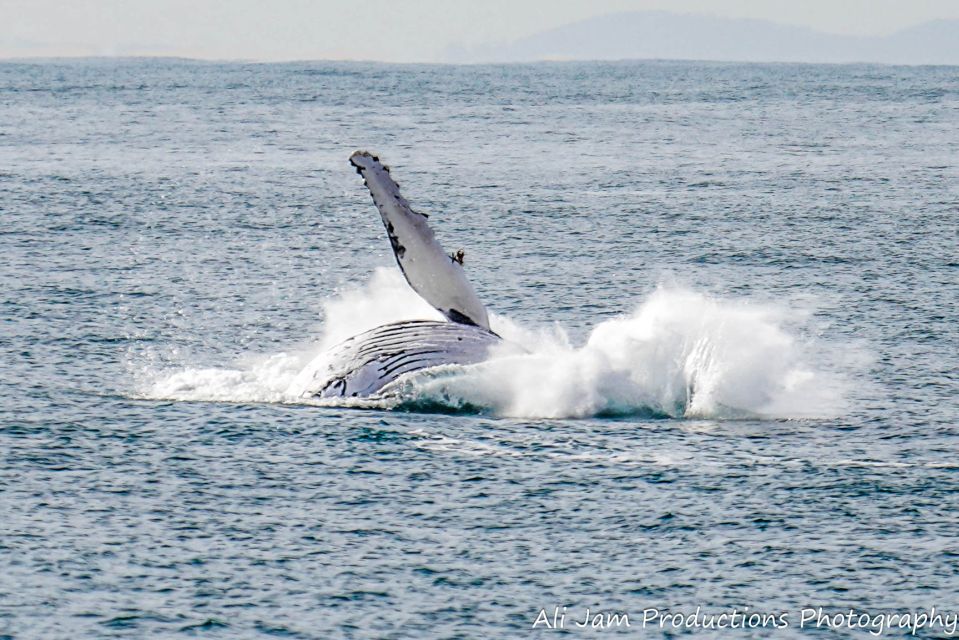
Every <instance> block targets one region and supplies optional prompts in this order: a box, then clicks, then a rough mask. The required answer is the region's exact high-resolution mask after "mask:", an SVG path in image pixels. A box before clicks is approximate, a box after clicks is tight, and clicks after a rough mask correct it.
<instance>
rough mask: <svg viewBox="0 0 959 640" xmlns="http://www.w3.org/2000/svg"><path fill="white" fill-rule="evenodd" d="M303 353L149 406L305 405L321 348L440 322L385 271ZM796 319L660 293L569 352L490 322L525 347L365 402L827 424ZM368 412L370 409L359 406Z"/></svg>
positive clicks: (413, 379)
mask: <svg viewBox="0 0 959 640" xmlns="http://www.w3.org/2000/svg"><path fill="white" fill-rule="evenodd" d="M323 316H324V319H325V321H324V324H323V327H322V332H321V337H320V339H319V341H318V345H317V347H315V348H312V349H309V350H307V351H304V352H302V353H298V354H276V355H271V356H266V357H260V358H252V359H250V360H248V361H247V362H245V363H241V364H240V365H238V366H236V367H233V368H229V369H215V368H186V369H181V370H179V371H175V372H173V373H171V374H168V375H163V376H158V377H156V378H155V380H154V381H153V382H152V383H151V384H150V385H148V388H146V389H144V392H143V394H142V395H144V396H146V397H150V398H167V399H176V400H213V401H234V402H312V401H310V400H308V399H307V400H305V399H303V398H302V393H303V391H304V389H305V388H306V387H307V385H308V383H309V382H310V381H311V378H312V372H313V371H315V370H316V368H317V367H318V366H319V365H320V363H321V362H322V358H323V353H324V352H325V351H326V349H327V348H329V347H331V346H333V345H334V344H336V343H338V342H340V341H342V340H344V339H346V338H348V337H350V336H353V335H356V334H357V333H360V332H362V331H365V330H367V329H372V328H374V327H376V326H379V325H382V324H384V323H387V322H395V321H399V320H409V319H437V320H438V319H441V316H440V314H439V313H438V312H437V311H436V310H435V309H433V308H432V307H430V306H429V305H428V304H427V303H426V302H425V301H423V300H422V299H421V298H420V297H419V296H417V295H416V294H415V293H414V292H413V291H412V290H411V289H410V288H409V287H408V286H407V284H406V283H405V282H404V281H403V279H402V277H401V276H400V275H399V273H397V272H396V270H394V269H379V270H377V271H376V273H375V274H374V276H373V278H372V279H371V281H370V282H369V283H368V284H367V285H366V286H365V287H363V288H362V289H357V290H353V291H348V292H346V293H343V294H341V295H339V296H337V297H334V298H332V299H330V300H328V301H326V302H325V303H323ZM808 322H809V316H808V314H806V313H802V312H797V311H794V310H789V309H785V308H780V307H777V306H773V305H768V304H765V305H764V304H755V303H750V302H745V301H736V300H726V299H720V298H711V297H708V296H705V295H703V294H700V293H697V292H694V291H690V290H688V289H683V288H676V287H668V288H667V287H661V288H659V289H657V290H656V291H655V292H653V293H652V294H651V295H650V296H649V297H648V298H647V299H646V300H645V301H643V302H642V303H641V304H640V305H639V306H638V307H637V308H636V309H635V311H633V312H632V313H631V314H629V315H626V316H623V317H620V318H616V319H613V320H608V321H606V322H603V323H601V324H599V325H598V326H597V327H596V328H595V329H593V331H592V333H591V334H590V336H589V338H588V340H587V341H586V343H585V344H584V345H582V346H579V347H576V346H573V345H571V344H570V341H569V339H568V337H567V335H566V333H565V332H564V331H563V330H562V328H561V327H558V326H556V325H553V326H543V327H525V326H521V325H519V324H517V323H515V322H513V321H511V320H510V319H509V318H505V317H502V316H495V315H494V316H493V318H492V325H493V330H494V331H496V332H497V333H499V334H500V335H502V336H503V337H504V338H506V339H507V340H509V341H511V342H514V343H519V344H521V345H522V346H523V347H525V348H526V349H527V350H528V352H529V353H525V354H520V355H517V354H516V352H515V350H510V349H504V350H503V352H502V353H496V354H494V355H493V357H492V358H491V359H490V360H489V361H487V362H485V363H482V364H479V365H473V366H469V367H460V366H449V367H442V368H440V369H436V370H430V371H425V372H419V373H417V374H413V375H411V376H407V377H404V378H402V379H400V380H399V381H397V382H396V383H394V384H393V385H391V386H390V387H389V388H388V389H386V390H384V396H383V397H382V398H377V399H374V400H373V401H372V404H373V405H374V406H379V407H382V408H392V407H396V406H411V407H414V408H415V407H416V406H422V405H429V406H431V407H437V408H440V409H442V408H449V409H451V410H456V409H459V408H462V407H475V408H479V409H481V410H485V411H489V412H491V413H494V414H496V415H501V416H513V417H526V418H569V417H587V416H595V415H601V414H629V413H643V412H646V413H655V414H661V415H668V416H674V417H688V418H743V417H764V418H796V417H830V416H836V415H839V414H841V413H842V412H843V411H844V410H845V395H846V394H845V389H846V385H845V383H844V378H843V377H842V375H841V374H839V373H838V372H837V371H836V367H835V366H833V365H832V364H831V363H830V362H829V360H830V358H829V354H830V351H829V350H827V349H825V348H824V345H822V344H817V343H816V342H815V341H812V340H810V339H800V338H799V337H798V336H799V335H800V333H799V331H798V329H797V328H793V327H800V328H801V327H804V326H806V324H808ZM364 404H365V405H366V406H369V405H370V404H371V403H370V402H366V403H364Z"/></svg>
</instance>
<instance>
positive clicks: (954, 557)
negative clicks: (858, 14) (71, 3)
mask: <svg viewBox="0 0 959 640" xmlns="http://www.w3.org/2000/svg"><path fill="white" fill-rule="evenodd" d="M0 97H2V99H0V216H2V222H3V224H2V227H0V252H2V255H3V261H2V263H0V305H2V318H0V322H2V324H0V456H2V458H0V637H3V638H17V639H20V638H107V637H121V638H141V637H143V638H145V637H181V636H184V637H186V636H200V637H219V638H253V637H260V636H269V635H279V636H285V637H293V638H525V637H536V636H549V635H550V634H551V633H553V632H557V631H560V630H558V629H554V630H552V631H551V630H550V629H547V628H546V626H545V625H543V624H542V623H540V624H538V625H536V627H535V628H534V623H536V621H537V618H538V617H539V615H540V611H541V610H543V611H545V612H546V613H547V614H548V617H549V618H550V621H554V612H555V611H556V608H559V611H560V613H559V614H556V615H561V614H562V613H561V612H563V611H565V612H566V614H567V621H566V622H565V627H564V628H565V633H566V635H568V636H577V635H580V634H583V635H595V634H596V633H598V632H596V631H592V630H589V629H582V628H579V627H578V626H576V624H574V621H575V622H577V623H578V622H581V621H582V620H583V619H584V617H585V616H586V610H587V608H588V609H589V610H590V611H591V615H595V613H597V612H607V613H618V614H626V615H628V616H629V620H630V627H625V626H623V625H619V626H616V627H615V628H611V629H606V630H605V633H607V634H611V635H616V636H648V637H663V636H672V635H682V634H686V633H696V634H697V635H700V636H702V637H717V638H727V637H755V638H766V637H798V636H800V635H806V634H808V633H809V632H810V631H809V629H810V627H811V626H815V624H813V623H812V622H806V623H805V625H804V626H803V627H802V628H800V620H801V618H802V615H803V614H802V611H803V609H818V608H820V607H821V608H822V609H823V611H824V612H825V613H827V614H828V613H845V612H847V611H849V610H854V611H855V612H856V614H857V615H859V614H867V615H868V616H873V617H875V616H879V615H881V614H884V613H907V612H920V611H926V612H928V611H929V610H930V608H931V607H936V609H937V610H941V611H943V612H946V613H951V614H953V615H954V614H955V613H959V601H957V600H956V594H957V593H959V538H957V526H959V456H957V445H959V374H957V371H959V328H957V309H959V248H957V247H959V70H957V69H956V68H949V67H912V68H909V67H883V66H816V65H738V64H704V63H685V62H684V63H674V62H630V63H625V62H624V63H602V64H600V63H563V64H538V65H516V66H475V67H468V66H463V67H457V66H388V65H378V64H359V63H349V64H348V63H337V64H330V63H296V64H268V65H265V64H240V63H235V64H212V63H197V62H189V61H176V60H163V61H160V60H91V61H77V62H45V63H39V64H32V63H9V62H8V63H3V64H0ZM357 148H363V149H371V150H374V151H376V152H378V153H379V154H380V155H381V156H382V157H383V158H384V159H385V160H386V161H387V162H388V163H390V164H391V165H392V166H393V172H394V176H396V177H397V179H398V181H399V182H400V184H401V185H402V188H403V190H404V193H405V195H406V196H407V197H408V198H409V199H410V201H411V202H412V203H413V205H414V206H415V207H416V208H418V209H419V210H422V211H425V212H428V213H430V214H431V217H430V221H431V224H432V226H433V228H434V230H435V231H436V233H437V235H438V237H439V238H440V240H441V241H442V242H443V243H444V245H445V246H446V247H447V248H448V249H450V250H454V249H456V248H459V247H462V248H464V249H465V250H466V269H467V274H468V276H469V278H470V279H471V281H472V282H473V284H474V286H475V287H476V289H477V291H478V293H479V295H480V297H481V299H482V300H483V301H484V302H485V303H486V304H487V306H488V308H489V309H490V311H491V312H492V314H493V327H494V329H496V330H498V331H499V332H501V333H502V334H503V335H504V336H506V337H508V338H510V339H512V340H514V341H517V342H520V343H522V344H523V345H524V346H525V347H526V348H527V349H528V350H529V352H530V353H529V354H527V355H523V356H504V357H500V358H496V359H494V360H493V361H491V362H489V363H486V364H483V365H479V366H475V367H468V368H456V367H452V368H449V369H444V370H440V371H433V372H428V373H426V374H423V375H418V376H413V377H411V378H409V379H405V380H403V381H401V384H399V385H397V386H396V388H394V389H392V390H391V394H390V395H389V396H388V397H385V398H381V399H377V400H374V401H370V402H365V403H359V405H360V406H331V405H323V406H318V405H317V403H311V402H308V401H304V400H303V399H301V398H300V396H299V394H298V389H297V384H298V383H297V381H298V380H299V379H300V376H302V375H303V374H304V371H305V370H306V369H307V367H308V366H309V363H310V362H311V360H312V359H313V358H314V357H315V356H316V355H317V354H318V353H320V352H321V351H322V349H323V348H324V347H325V346H329V345H331V344H335V343H336V342H337V341H338V340H341V339H343V338H345V337H348V336H349V335H352V334H353V333H356V332H357V331H359V330H362V329H363V328H367V327H372V326H376V325H378V324H380V323H383V322H386V321H390V320H396V319H402V318H410V317H432V316H431V314H435V312H434V311H433V310H432V309H430V308H429V307H428V305H426V304H425V303H424V302H423V301H421V300H419V299H418V298H417V297H416V295H415V294H413V293H412V292H411V291H410V290H409V288H408V287H407V286H406V284H405V282H404V281H403V279H402V277H401V276H400V274H399V272H398V270H397V268H396V266H395V264H394V262H393V257H392V254H391V253H390V250H389V244H388V242H387V239H386V236H385V233H384V230H383V228H382V225H381V223H380V221H379V219H378V216H377V213H376V211H375V209H374V208H373V205H372V204H371V202H370V200H369V196H368V194H367V193H366V191H365V189H364V188H363V186H362V181H361V180H360V178H359V177H358V176H357V175H356V174H355V173H354V172H353V171H352V169H351V167H350V166H349V165H348V163H347V158H348V156H349V155H350V153H351V152H352V151H353V150H354V149H357ZM563 607H565V610H563V609H562V608H563ZM697 608H700V611H701V612H702V613H703V614H719V613H723V612H731V611H732V610H733V609H737V610H738V611H740V612H742V611H747V612H749V613H760V614H762V615H763V616H771V615H775V616H782V615H785V616H786V617H785V618H782V617H779V618H777V621H779V622H786V623H787V624H788V626H786V625H783V626H782V627H781V628H778V629H775V630H773V629H772V628H771V627H769V626H766V627H762V626H760V627H756V626H755V625H752V628H746V629H742V628H739V629H736V630H729V629H725V630H720V629H716V628H712V629H705V630H704V629H702V628H696V627H695V625H694V624H686V623H683V625H682V626H681V627H680V628H674V626H673V625H672V620H670V621H667V622H665V623H663V626H662V627H661V626H659V622H657V621H656V620H652V621H650V622H649V624H647V626H646V628H645V629H644V628H643V625H642V621H643V618H644V612H645V611H647V610H651V609H657V610H658V611H659V612H661V613H663V614H667V613H668V614H685V615H691V614H695V612H696V610H697ZM693 622H695V620H693ZM947 623H948V621H946V623H944V624H941V625H939V626H931V627H927V628H921V629H919V630H918V632H917V635H918V636H919V637H940V636H941V635H943V634H947V633H948V632H949V629H948V628H947V627H948V624H947ZM840 626H841V625H840ZM848 626H849V625H848V624H846V627H848ZM870 629H871V630H872V631H874V632H875V631H879V629H878V628H877V627H875V626H873V627H870ZM816 631H817V633H818V634H819V635H820V636H823V637H847V636H848V635H849V634H850V633H853V634H858V635H860V636H862V637H870V636H868V633H869V630H866V629H858V630H855V631H850V630H849V629H848V628H838V629H837V628H832V629H831V628H827V627H826V626H824V625H823V624H822V623H821V622H820V623H819V625H818V628H817V629H816ZM881 631H882V634H883V635H884V636H889V637H906V636H909V635H910V634H911V631H910V630H909V629H902V628H899V627H898V626H897V627H895V628H892V629H889V628H888V625H886V627H885V628H883V629H881Z"/></svg>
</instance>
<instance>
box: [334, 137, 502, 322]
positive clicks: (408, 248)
mask: <svg viewBox="0 0 959 640" xmlns="http://www.w3.org/2000/svg"><path fill="white" fill-rule="evenodd" d="M350 164H352V165H353V166H354V167H356V171H357V173H359V174H360V175H361V176H363V179H364V181H365V184H366V186H367V188H368V189H369V190H370V195H371V196H372V197H373V203H374V204H375V205H376V208H377V209H378V210H379V212H380V217H381V218H382V219H383V225H384V226H385V227H386V233H387V235H388V236H389V239H390V245H391V246H392V247H393V255H394V256H396V263H397V264H398V265H399V267H400V270H401V271H402V272H403V275H404V276H405V277H406V281H407V282H408V283H409V284H410V286H411V287H412V288H413V290H414V291H416V293H418V294H419V295H420V296H421V297H422V298H423V299H424V300H426V301H427V302H428V303H430V304H431V305H432V306H433V307H435V308H436V309H438V310H439V311H440V312H441V313H443V315H445V316H446V317H447V318H448V319H449V320H451V321H453V322H459V323H462V324H474V325H477V326H480V327H483V328H484V329H489V316H488V315H487V313H486V308H485V307H484V306H483V303H482V302H480V300H479V297H478V296H477V295H476V291H475V290H474V289H473V287H472V285H471V284H470V283H469V280H467V279H466V274H465V272H464V271H463V265H462V258H461V259H460V260H456V259H455V258H454V259H451V257H450V255H449V254H448V253H446V252H445V251H444V250H443V247H442V246H441V245H440V243H439V241H437V239H436V236H434V235H433V230H432V229H430V227H429V225H428V224H427V222H426V219H427V216H426V214H423V213H419V212H416V211H413V209H412V208H411V207H410V203H409V202H407V201H406V198H404V197H403V196H402V194H400V187H399V185H398V184H396V182H395V181H394V180H393V178H392V177H391V176H390V170H389V168H388V167H386V166H385V165H384V164H383V163H382V162H380V159H379V158H378V157H376V156H375V155H373V154H371V153H369V152H368V151H357V152H355V153H354V154H353V155H352V156H350ZM454 255H457V254H454ZM458 255H461V254H458Z"/></svg>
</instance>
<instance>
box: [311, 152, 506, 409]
mask: <svg viewBox="0 0 959 640" xmlns="http://www.w3.org/2000/svg"><path fill="white" fill-rule="evenodd" d="M350 163H351V164H352V165H353V166H354V167H355V168H356V171H357V173H359V174H360V175H361V176H362V177H363V179H364V184H365V185H366V187H367V188H368V189H369V191H370V195H371V196H372V198H373V203H374V204H375V205H376V208H377V209H378V210H379V213H380V217H381V218H382V220H383V226H384V227H385V228H386V233H387V237H388V238H389V241H390V246H391V247H392V249H393V255H394V257H395V258H396V263H397V264H398V265H399V267H400V270H401V271H402V272H403V276H404V277H405V278H406V281H407V282H408V283H409V285H410V287H412V289H413V290H414V291H415V292H416V293H417V294H419V295H420V297H422V298H423V299H424V300H426V301H427V302H428V303H429V304H430V305H431V306H433V307H434V308H435V309H437V310H438V311H439V312H440V313H442V314H443V316H444V317H445V318H446V319H447V322H441V321H435V320H410V321H403V322H394V323H390V324H385V325H382V326H380V327H376V328H375V329H372V330H370V331H366V332H364V333H360V334H358V335H356V336H353V337H352V338H349V339H347V340H345V341H344V342H342V343H340V344H338V345H336V346H334V347H332V348H331V349H329V350H327V351H326V352H325V353H323V354H321V355H320V357H319V358H317V360H316V361H315V362H314V363H312V364H311V365H310V367H309V368H308V369H312V372H306V373H308V377H309V378H310V380H309V382H308V384H307V385H306V391H304V392H303V395H304V396H308V397H316V398H338V397H367V396H372V395H376V394H377V393H379V392H380V391H381V390H382V389H383V388H384V387H386V386H387V385H389V384H390V383H391V382H393V381H395V380H396V379H398V378H399V377H400V376H403V375H404V374H408V373H411V372H414V371H421V370H424V369H429V368H433V367H439V366H444V365H469V364H476V363H479V362H483V361H484V360H486V359H488V358H489V356H490V351H491V349H492V348H493V347H495V346H496V345H499V344H502V343H503V340H502V338H500V336H498V335H497V334H496V333H494V332H493V331H491V330H490V327H489V314H488V313H487V311H486V308H485V307H484V306H483V303H482V302H480V300H479V297H478V296H477V295H476V291H475V290H474V289H473V287H472V285H471V284H470V283H469V280H467V279H466V274H465V272H464V270H463V266H462V257H461V255H460V256H450V255H449V254H447V253H446V252H445V251H444V250H443V247H442V245H440V243H439V241H438V240H437V239H436V236H435V235H434V234H433V231H432V229H430V227H429V225H428V224H427V216H426V214H423V213H419V212H417V211H414V210H413V209H412V207H410V204H409V202H407V200H406V199H405V198H404V197H403V196H402V194H400V188H399V185H398V184H397V183H396V182H395V181H394V180H393V178H392V176H391V175H390V169H389V167H387V166H386V165H384V164H383V163H382V162H380V159H379V158H378V157H377V156H375V155H373V154H372V153H369V152H367V151H357V152H355V153H354V154H353V155H352V156H350Z"/></svg>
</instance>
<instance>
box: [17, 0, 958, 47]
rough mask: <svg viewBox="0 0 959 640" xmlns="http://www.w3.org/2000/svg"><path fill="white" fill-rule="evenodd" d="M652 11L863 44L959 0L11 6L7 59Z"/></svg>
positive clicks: (467, 33)
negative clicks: (752, 22) (766, 23)
mask: <svg viewBox="0 0 959 640" xmlns="http://www.w3.org/2000/svg"><path fill="white" fill-rule="evenodd" d="M653 9H656V10H669V11H674V12H680V13H706V14H711V15H716V16H724V17H737V18H760V19H765V20H773V21H776V22H782V23H788V24H795V25H801V26H807V27H812V28H815V29H819V30H822V31H828V32H832V33H843V34H857V35H881V34H887V33H891V32H893V31H896V30H898V29H901V28H903V27H908V26H912V25H915V24H918V23H920V22H925V21H927V20H933V19H936V18H953V19H957V18H959V0H336V1H334V0H312V1H311V0H0V58H8V57H22V56H76V55H175V56H185V57H194V58H219V59H224V58H225V59H237V58H241V59H254V60H293V59H366V60H387V61H397V62H400V61H403V62H405V61H438V60H442V58H443V53H444V51H445V50H446V48H447V47H448V46H449V45H455V44H460V45H466V46H470V45H477V44H485V43H496V42H508V41H511V40H514V39H516V38H519V37H522V36H526V35H530V34H532V33H535V32H538V31H541V30H544V29H549V28H552V27H556V26H559V25H562V24H566V23H569V22H573V21H576V20H580V19H583V18H588V17H591V16H596V15H602V14H606V13H612V12H617V11H642V10H653Z"/></svg>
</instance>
